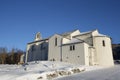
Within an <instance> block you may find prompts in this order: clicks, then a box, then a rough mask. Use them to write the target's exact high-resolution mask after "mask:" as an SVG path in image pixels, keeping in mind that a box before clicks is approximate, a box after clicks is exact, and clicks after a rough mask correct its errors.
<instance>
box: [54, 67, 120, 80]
mask: <svg viewBox="0 0 120 80" xmlns="http://www.w3.org/2000/svg"><path fill="white" fill-rule="evenodd" d="M56 80H120V65H115V66H114V67H109V68H104V69H98V70H94V71H86V72H83V73H79V74H74V75H71V76H66V77H62V78H58V79H56Z"/></svg>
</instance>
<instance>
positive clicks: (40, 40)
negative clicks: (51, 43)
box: [28, 38, 49, 44]
mask: <svg viewBox="0 0 120 80" xmlns="http://www.w3.org/2000/svg"><path fill="white" fill-rule="evenodd" d="M48 39H49V38H46V39H41V40H37V41H33V42H29V43H28V44H32V43H36V42H41V41H46V40H48Z"/></svg>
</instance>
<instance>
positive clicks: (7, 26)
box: [0, 0, 120, 50]
mask: <svg viewBox="0 0 120 80" xmlns="http://www.w3.org/2000/svg"><path fill="white" fill-rule="evenodd" d="M74 29H79V30H80V31H81V32H84V31H89V30H94V29H98V30H99V31H100V33H103V34H106V35H109V36H111V37H112V40H113V43H120V0H0V47H7V48H8V49H11V48H19V49H22V50H25V49H26V44H27V43H28V42H31V41H33V40H34V37H35V34H36V33H37V32H40V33H41V34H42V37H43V38H46V37H49V36H51V35H53V34H54V33H63V32H67V31H71V30H74Z"/></svg>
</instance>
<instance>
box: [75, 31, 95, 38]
mask: <svg viewBox="0 0 120 80" xmlns="http://www.w3.org/2000/svg"><path fill="white" fill-rule="evenodd" d="M96 30H97V29H95V30H92V31H87V32H82V33H80V34H79V35H76V36H81V35H86V34H92V32H94V31H96ZM76 36H74V37H76Z"/></svg>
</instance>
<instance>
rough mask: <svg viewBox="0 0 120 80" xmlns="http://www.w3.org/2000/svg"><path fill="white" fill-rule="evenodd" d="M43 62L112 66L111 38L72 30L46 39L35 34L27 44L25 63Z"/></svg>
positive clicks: (93, 32)
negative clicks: (32, 39)
mask: <svg viewBox="0 0 120 80" xmlns="http://www.w3.org/2000/svg"><path fill="white" fill-rule="evenodd" d="M45 60H48V61H63V62H68V63H74V64H81V65H100V66H113V65H114V63H113V55H112V48H111V38H110V37H109V36H107V35H103V34H100V33H99V32H98V30H93V31H87V32H80V31H79V30H74V31H70V32H66V33H63V34H54V35H52V36H50V37H49V38H46V39H42V37H41V34H40V33H37V34H36V36H35V40H34V41H33V42H30V43H28V44H27V51H26V62H30V61H45Z"/></svg>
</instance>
